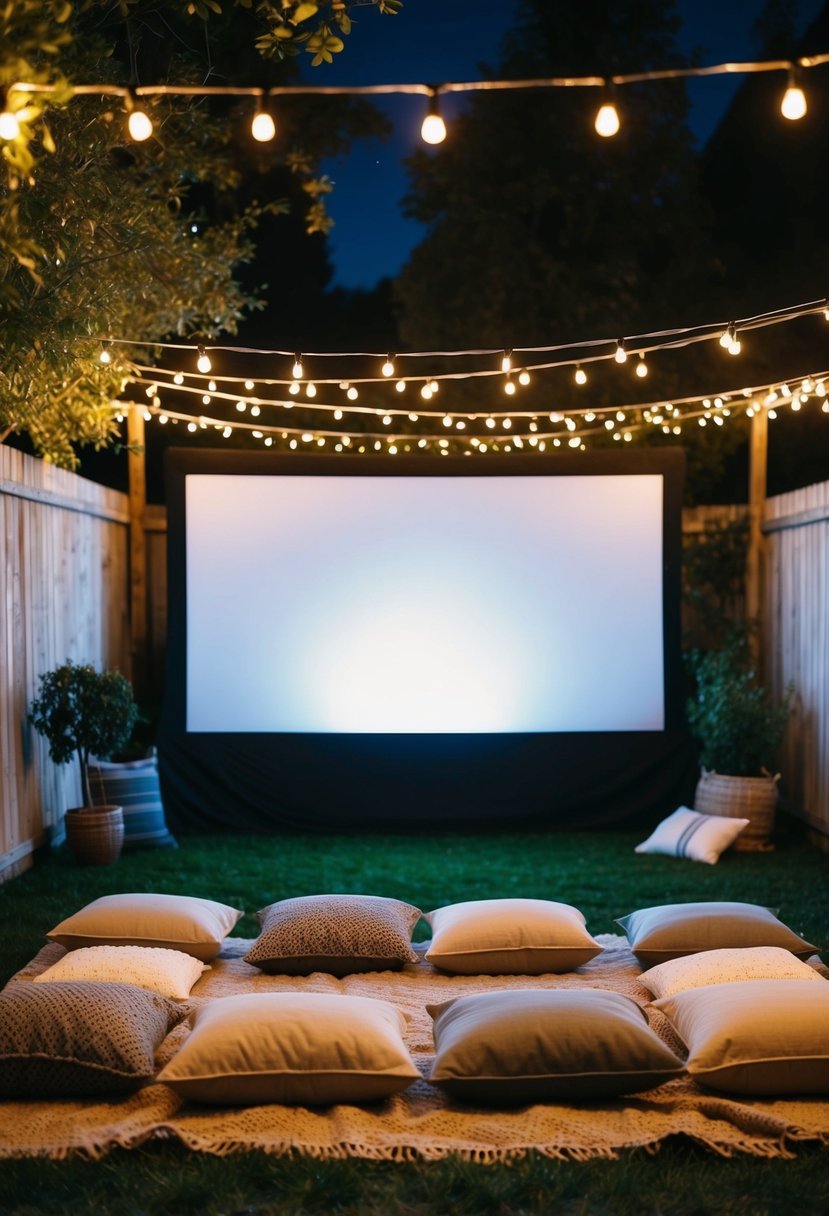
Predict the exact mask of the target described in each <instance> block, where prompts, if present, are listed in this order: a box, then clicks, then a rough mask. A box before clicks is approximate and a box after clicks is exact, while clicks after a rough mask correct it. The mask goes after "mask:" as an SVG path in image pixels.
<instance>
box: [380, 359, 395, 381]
mask: <svg viewBox="0 0 829 1216" xmlns="http://www.w3.org/2000/svg"><path fill="white" fill-rule="evenodd" d="M380 372H381V375H383V376H386V377H389V376H393V375H394V359H393V358H392V356H391V355H388V356H387V358H386V362H385V363H384V364H383V366H382V367H381V368H380Z"/></svg>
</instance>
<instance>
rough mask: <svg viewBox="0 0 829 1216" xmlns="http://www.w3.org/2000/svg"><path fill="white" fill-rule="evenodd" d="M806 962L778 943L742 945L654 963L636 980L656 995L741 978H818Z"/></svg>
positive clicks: (739, 979)
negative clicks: (770, 944) (739, 947)
mask: <svg viewBox="0 0 829 1216" xmlns="http://www.w3.org/2000/svg"><path fill="white" fill-rule="evenodd" d="M820 979H821V977H820V975H818V973H817V971H815V969H814V967H810V966H809V964H808V963H802V962H801V961H800V959H799V958H795V956H794V955H793V954H792V953H791V952H790V951H789V950H784V949H782V947H780V946H745V947H743V948H742V949H737V950H703V951H701V953H699V954H686V955H683V957H682V958H674V959H668V961H667V962H664V963H657V964H656V966H655V967H651V968H650V970H649V971H643V972H642V974H641V975H640V976H639V983H640V984H644V985H645V987H646V988H647V989H648V991H649V992H651V993H653V995H654V996H655V997H657V998H659V997H663V996H674V995H675V994H676V993H677V992H686V991H687V990H688V989H689V988H704V987H705V985H706V984H736V983H740V982H741V981H743V980H807V981H808V980H818V981H819V980H820Z"/></svg>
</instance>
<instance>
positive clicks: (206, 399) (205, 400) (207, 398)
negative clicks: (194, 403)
mask: <svg viewBox="0 0 829 1216" xmlns="http://www.w3.org/2000/svg"><path fill="white" fill-rule="evenodd" d="M201 403H202V405H210V394H209V393H205V394H204V396H203V397H202V399H201Z"/></svg>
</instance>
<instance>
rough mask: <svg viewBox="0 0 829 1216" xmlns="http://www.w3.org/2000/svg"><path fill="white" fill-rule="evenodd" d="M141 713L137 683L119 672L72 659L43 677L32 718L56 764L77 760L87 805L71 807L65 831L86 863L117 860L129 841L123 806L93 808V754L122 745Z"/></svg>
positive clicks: (109, 751) (108, 753)
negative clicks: (135, 691) (136, 696)
mask: <svg viewBox="0 0 829 1216" xmlns="http://www.w3.org/2000/svg"><path fill="white" fill-rule="evenodd" d="M137 713H138V709H137V706H136V704H135V701H134V699H133V695H132V686H131V685H130V682H129V680H128V679H127V678H126V677H125V676H122V675H121V674H120V672H118V671H111V670H108V671H96V670H95V668H94V667H93V666H92V665H91V664H84V665H81V664H75V663H72V662H70V661H68V660H67V662H66V663H64V664H63V665H62V666H61V667H56V668H55V669H54V671H50V672H47V673H46V674H45V675H42V676H41V677H40V690H39V695H38V696H37V697H36V698H35V699H34V701H33V702H32V706H31V712H30V714H29V720H30V722H31V723H32V725H33V726H34V728H35V730H36V731H37V732H38V733H39V734H41V735H43V736H44V737H45V738H46V739H48V741H49V755H50V756H51V757H52V759H53V760H54V761H55V763H56V764H66V763H67V762H68V761H69V760H71V759H72V758H73V756H77V758H78V763H79V765H80V774H81V790H82V797H83V801H84V805H83V806H82V807H76V808H73V809H71V810H67V812H66V834H67V838H68V840H69V843H70V845H71V847H72V850H73V852H74V853H75V856H76V857H77V859H78V861H81V862H84V863H86V864H93V865H94V864H107V863H109V862H112V861H115V860H117V858H118V856H119V854H120V852H121V846H122V844H123V840H124V818H123V812H122V808H121V807H115V806H106V807H101V806H92V797H91V794H90V790H89V771H88V765H89V757H90V755H95V756H98V757H100V758H102V759H107V758H108V757H110V756H111V755H112V753H113V752H115V751H117V750H118V749H119V748H122V747H123V746H124V745H125V743H126V742H127V740H128V739H129V737H130V734H131V733H132V728H133V725H134V724H135V719H136V716H137Z"/></svg>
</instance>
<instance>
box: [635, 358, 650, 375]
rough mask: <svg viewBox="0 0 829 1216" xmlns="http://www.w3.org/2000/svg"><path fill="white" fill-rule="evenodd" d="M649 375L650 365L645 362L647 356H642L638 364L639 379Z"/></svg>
mask: <svg viewBox="0 0 829 1216" xmlns="http://www.w3.org/2000/svg"><path fill="white" fill-rule="evenodd" d="M647 374H648V365H647V363H646V362H645V356H644V355H640V356H639V360H638V362H637V364H636V375H637V376H639V377H644V376H647Z"/></svg>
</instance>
